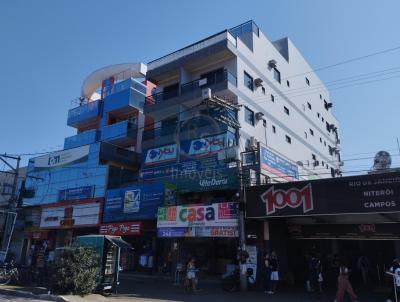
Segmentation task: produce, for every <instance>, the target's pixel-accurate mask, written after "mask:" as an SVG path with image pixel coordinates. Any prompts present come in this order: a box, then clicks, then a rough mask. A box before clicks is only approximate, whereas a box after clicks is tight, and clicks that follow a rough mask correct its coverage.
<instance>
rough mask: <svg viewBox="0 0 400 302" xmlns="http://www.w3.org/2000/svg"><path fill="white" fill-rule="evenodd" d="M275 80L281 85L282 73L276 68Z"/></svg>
mask: <svg viewBox="0 0 400 302" xmlns="http://www.w3.org/2000/svg"><path fill="white" fill-rule="evenodd" d="M274 79H275V80H276V81H277V82H278V83H281V73H280V72H279V70H278V69H276V68H275V67H274Z"/></svg>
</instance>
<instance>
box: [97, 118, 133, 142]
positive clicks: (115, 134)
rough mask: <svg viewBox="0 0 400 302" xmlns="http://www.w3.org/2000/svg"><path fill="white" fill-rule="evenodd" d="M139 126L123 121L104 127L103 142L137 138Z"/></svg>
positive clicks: (102, 132)
mask: <svg viewBox="0 0 400 302" xmlns="http://www.w3.org/2000/svg"><path fill="white" fill-rule="evenodd" d="M137 128H138V125H137V123H135V122H132V121H122V122H119V123H115V124H112V125H108V126H106V127H104V128H103V129H102V131H101V139H102V140H116V139H121V138H124V137H132V138H133V137H135V136H136V135H135V133H137Z"/></svg>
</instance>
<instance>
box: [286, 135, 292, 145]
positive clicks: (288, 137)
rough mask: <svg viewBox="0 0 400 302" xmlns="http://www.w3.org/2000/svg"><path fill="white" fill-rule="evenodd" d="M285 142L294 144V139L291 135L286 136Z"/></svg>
mask: <svg viewBox="0 0 400 302" xmlns="http://www.w3.org/2000/svg"><path fill="white" fill-rule="evenodd" d="M285 140H286V142H287V143H288V144H291V143H292V139H291V138H290V136H289V135H285Z"/></svg>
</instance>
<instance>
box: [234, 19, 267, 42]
mask: <svg viewBox="0 0 400 302" xmlns="http://www.w3.org/2000/svg"><path fill="white" fill-rule="evenodd" d="M249 32H254V33H255V34H256V35H257V36H259V35H260V29H259V28H258V26H257V24H256V23H255V22H254V21H253V20H250V21H247V22H245V23H243V24H240V25H238V26H235V27H233V28H231V29H230V30H229V33H230V34H231V35H232V36H234V37H235V38H236V37H237V36H240V35H242V34H244V33H249Z"/></svg>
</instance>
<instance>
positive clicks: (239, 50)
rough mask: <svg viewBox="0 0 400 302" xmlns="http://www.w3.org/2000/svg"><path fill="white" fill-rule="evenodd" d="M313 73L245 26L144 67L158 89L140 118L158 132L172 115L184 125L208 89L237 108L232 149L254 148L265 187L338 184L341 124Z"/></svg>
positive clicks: (296, 56) (295, 55)
mask: <svg viewBox="0 0 400 302" xmlns="http://www.w3.org/2000/svg"><path fill="white" fill-rule="evenodd" d="M312 69H313V68H312V67H311V66H310V65H309V64H308V63H307V61H306V60H305V59H304V57H303V56H302V55H301V53H300V52H299V50H298V49H297V48H296V47H295V46H294V44H293V43H292V42H291V40H290V39H289V38H283V39H280V40H278V41H270V40H269V39H268V38H267V37H266V35H265V34H264V33H262V31H261V30H260V29H259V28H258V26H257V25H256V24H255V23H254V22H253V21H248V22H246V23H243V24H241V25H239V26H237V27H234V28H231V29H228V30H224V31H222V32H220V33H217V34H215V35H213V36H210V37H208V38H205V39H203V40H201V41H199V42H197V43H194V44H192V45H189V46H187V47H184V48H182V49H180V50H178V51H176V52H173V53H171V54H169V55H166V56H164V57H162V58H159V59H156V60H154V61H152V62H149V63H148V72H147V75H146V79H148V80H149V81H151V82H153V83H154V84H156V85H157V88H156V89H154V91H153V96H152V98H151V102H150V103H151V104H149V102H148V103H147V104H146V106H145V114H146V115H149V116H151V117H152V118H153V119H154V120H155V121H156V123H155V125H158V126H159V127H161V129H162V128H163V127H164V126H163V125H165V124H168V123H170V122H166V118H169V117H171V116H173V115H174V114H176V113H177V112H181V113H182V114H180V117H179V119H180V122H182V121H183V120H185V119H188V118H190V117H192V116H194V115H195V114H194V112H196V111H198V112H202V111H201V110H202V107H199V109H194V108H196V107H194V106H197V105H198V104H199V103H200V102H201V101H202V90H204V89H205V88H210V89H211V92H212V94H213V95H215V96H218V97H220V98H223V99H226V100H228V101H230V102H233V103H235V104H239V105H241V106H240V110H239V112H238V117H237V118H238V120H239V122H240V125H241V128H240V130H239V143H238V148H237V149H238V151H240V152H243V151H246V150H251V149H253V148H256V146H258V145H259V146H260V148H261V153H263V152H267V153H266V154H265V156H266V158H267V162H266V163H267V167H266V169H263V168H261V174H262V175H263V176H264V177H265V176H267V177H268V178H269V182H275V181H277V182H280V181H285V180H291V179H294V180H302V179H304V180H306V179H315V178H327V177H336V176H338V175H341V172H340V166H341V161H340V145H339V144H340V140H339V135H338V133H339V123H338V121H337V119H336V118H335V116H334V115H333V113H332V109H331V107H332V101H331V99H330V95H329V91H328V90H327V89H326V87H325V86H324V84H323V83H322V81H321V80H320V79H319V77H318V75H317V74H316V73H314V72H312ZM169 120H170V119H168V121H169ZM157 121H158V122H157ZM165 137H166V135H160V136H159V137H158V138H157V139H155V140H152V142H151V143H148V144H146V142H145V141H144V142H143V145H144V148H145V147H146V146H147V147H149V146H151V145H154V144H156V145H162V144H163V143H167V141H168V140H170V139H171V137H170V138H169V139H167V140H164V138H165ZM265 150H267V151H265ZM261 157H262V155H261ZM268 165H269V166H270V167H268ZM262 166H263V165H262ZM287 171H292V172H293V171H296V172H293V173H294V174H291V173H286V172H287ZM287 175H292V176H293V175H295V177H289V178H288V177H286V176H287Z"/></svg>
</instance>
